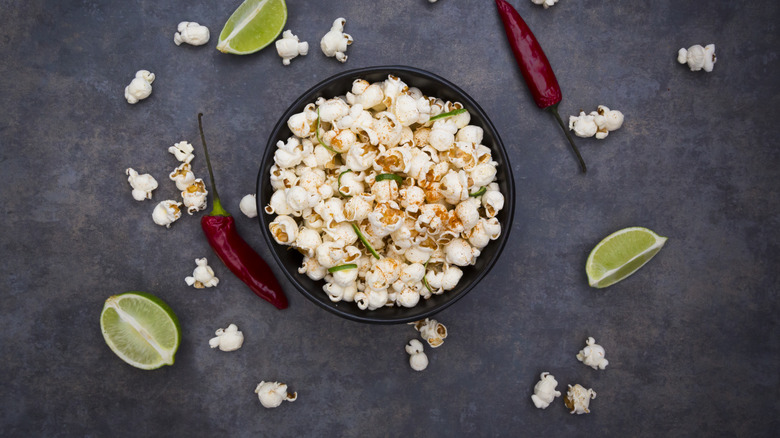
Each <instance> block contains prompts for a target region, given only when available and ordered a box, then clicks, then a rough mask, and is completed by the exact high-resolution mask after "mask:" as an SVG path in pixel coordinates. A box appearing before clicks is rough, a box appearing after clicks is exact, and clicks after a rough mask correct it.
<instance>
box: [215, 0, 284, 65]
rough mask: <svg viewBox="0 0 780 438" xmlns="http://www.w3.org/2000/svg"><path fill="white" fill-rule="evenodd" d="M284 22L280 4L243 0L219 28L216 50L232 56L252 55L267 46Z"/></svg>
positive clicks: (279, 0) (275, 0)
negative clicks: (220, 30) (220, 28)
mask: <svg viewBox="0 0 780 438" xmlns="http://www.w3.org/2000/svg"><path fill="white" fill-rule="evenodd" d="M286 22H287V4H285V2H284V0H245V1H244V3H241V6H239V7H238V9H236V11H235V12H233V15H231V16H230V18H228V21H227V23H225V27H223V28H222V32H221V33H220V34H219V42H218V43H217V50H219V51H220V52H223V53H233V54H235V55H248V54H250V53H255V52H257V51H258V50H260V49H262V48H263V47H265V46H267V45H269V44H271V43H272V42H273V41H274V40H275V39H276V37H278V36H279V34H280V33H282V29H284V24H285V23H286Z"/></svg>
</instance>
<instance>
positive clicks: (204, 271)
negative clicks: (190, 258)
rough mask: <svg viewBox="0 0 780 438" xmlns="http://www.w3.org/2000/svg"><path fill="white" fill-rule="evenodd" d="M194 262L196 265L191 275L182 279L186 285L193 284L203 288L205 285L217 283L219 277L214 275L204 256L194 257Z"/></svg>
mask: <svg viewBox="0 0 780 438" xmlns="http://www.w3.org/2000/svg"><path fill="white" fill-rule="evenodd" d="M195 264H196V265H198V266H197V267H196V268H195V270H194V271H192V276H191V277H186V278H185V279H184V281H185V282H186V283H187V285H188V286H193V287H194V288H196V289H203V288H206V287H214V286H216V285H218V284H219V279H218V278H217V277H216V276H215V275H214V270H213V269H211V266H209V264H208V261H207V260H206V258H205V257H204V258H201V259H195Z"/></svg>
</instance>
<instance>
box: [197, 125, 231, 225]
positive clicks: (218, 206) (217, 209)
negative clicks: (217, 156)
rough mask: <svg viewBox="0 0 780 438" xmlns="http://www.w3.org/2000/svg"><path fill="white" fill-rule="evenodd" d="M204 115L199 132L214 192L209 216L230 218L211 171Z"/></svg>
mask: <svg viewBox="0 0 780 438" xmlns="http://www.w3.org/2000/svg"><path fill="white" fill-rule="evenodd" d="M202 119H203V113H198V130H200V141H201V143H203V155H204V156H205V157H206V165H207V166H208V168H209V179H210V180H211V191H212V192H214V194H213V198H214V201H213V202H212V204H213V207H212V209H211V213H209V216H230V213H228V212H227V211H226V210H225V209H224V208H222V203H221V202H220V201H219V194H218V193H217V185H216V184H214V171H213V170H211V160H210V159H209V148H208V147H207V146H206V136H205V135H203V120H202Z"/></svg>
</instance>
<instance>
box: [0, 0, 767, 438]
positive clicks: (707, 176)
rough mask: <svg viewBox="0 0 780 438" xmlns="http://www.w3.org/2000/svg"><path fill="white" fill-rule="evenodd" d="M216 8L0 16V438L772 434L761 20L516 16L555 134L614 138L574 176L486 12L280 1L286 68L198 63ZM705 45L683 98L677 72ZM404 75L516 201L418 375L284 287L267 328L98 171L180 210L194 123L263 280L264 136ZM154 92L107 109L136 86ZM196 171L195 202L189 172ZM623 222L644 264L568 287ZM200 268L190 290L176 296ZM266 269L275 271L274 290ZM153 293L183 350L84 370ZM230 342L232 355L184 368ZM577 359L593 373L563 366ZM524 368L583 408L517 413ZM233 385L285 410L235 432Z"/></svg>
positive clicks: (523, 404)
mask: <svg viewBox="0 0 780 438" xmlns="http://www.w3.org/2000/svg"><path fill="white" fill-rule="evenodd" d="M238 3H239V2H238V1H237V0H235V1H219V2H211V1H210V2H199V1H180V0H175V1H164V2H158V1H154V2H153V1H131V0H127V1H121V2H112V1H108V0H106V1H90V0H81V1H76V0H61V1H54V0H6V1H4V2H3V6H2V9H1V10H0V83H1V84H2V92H1V93H0V108H2V115H0V175H2V181H3V183H2V189H0V197H1V199H0V200H1V201H2V202H1V204H2V208H3V218H4V225H3V228H4V230H3V232H2V233H1V234H0V248H2V259H3V262H2V264H0V279H2V284H3V299H2V300H0V314H2V321H3V328H2V330H0V345H2V354H3V360H2V365H0V367H1V368H0V370H1V371H2V372H0V388H2V390H0V404H1V405H0V406H1V407H2V409H0V435H2V436H258V435H260V436H453V435H470V436H525V435H528V436H532V435H541V434H546V435H549V436H564V435H574V436H590V435H592V434H599V435H606V436H659V435H663V436H769V435H770V434H771V433H772V432H774V431H776V430H777V429H778V427H780V423H778V417H780V401H779V400H780V381H779V375H778V367H779V366H780V329H778V314H779V313H778V312H780V306H779V305H778V284H779V282H778V280H779V279H778V262H780V247H779V242H778V231H777V230H778V227H780V220H778V219H779V216H778V211H780V199H779V196H778V179H780V170H778V165H779V164H780V160H779V158H780V157H779V154H780V153H779V152H778V141H777V133H776V131H775V129H774V128H775V125H776V122H775V120H776V114H777V109H778V108H780V93H779V90H780V88H779V87H778V85H780V83H779V82H778V71H780V62H778V52H777V51H778V47H780V38H778V29H777V22H778V19H780V6H778V2H776V1H775V0H759V1H751V2H736V1H729V0H712V1H708V2H701V1H697V0H682V1H681V0H674V1H672V0H657V1H652V2H648V1H639V0H636V1H614V0H613V1H596V0H583V1H574V0H561V1H560V2H559V3H558V4H557V5H556V6H554V7H552V8H550V9H547V10H544V9H542V8H541V7H539V6H535V5H533V4H532V3H531V2H530V1H528V0H513V1H512V2H511V3H512V4H513V5H514V6H516V7H517V9H518V10H519V12H520V13H521V14H522V15H523V16H524V17H525V19H526V21H527V22H528V23H529V25H530V26H531V28H532V29H533V30H534V31H535V33H536V35H537V37H538V39H539V40H540V41H541V43H542V45H543V47H544V49H545V51H546V52H547V55H548V57H549V58H550V61H551V62H552V64H553V66H554V68H555V70H556V73H557V75H558V79H559V81H560V83H561V85H562V87H563V93H564V100H563V103H562V104H561V108H560V109H561V112H562V114H563V115H564V116H567V115H570V114H576V113H577V112H578V111H579V110H580V109H585V110H586V111H591V110H594V109H595V108H596V106H597V105H599V104H604V105H607V106H609V107H612V108H615V109H619V110H621V111H622V112H623V113H624V114H625V115H626V122H625V124H624V125H623V128H622V129H620V130H619V131H617V132H615V133H613V134H611V135H610V136H609V137H608V138H607V139H605V140H603V141H597V140H595V139H580V140H579V141H578V144H579V146H580V148H581V150H582V152H583V155H584V157H585V159H586V161H587V162H588V164H589V167H590V171H589V173H588V174H587V176H583V175H581V174H580V173H578V169H577V165H576V162H575V160H574V158H573V156H572V155H571V153H570V152H569V150H568V146H567V145H566V142H565V139H564V137H563V135H562V133H561V132H560V129H559V128H558V127H557V126H555V124H554V122H553V120H552V118H551V116H550V115H549V114H546V113H544V112H542V111H539V110H538V109H537V108H536V107H535V106H534V105H533V103H532V100H531V98H530V95H529V93H528V91H527V89H526V87H525V84H524V83H523V82H522V78H521V77H520V75H519V73H518V71H517V68H516V66H515V63H514V59H513V58H512V56H511V53H510V51H509V50H508V46H507V43H506V41H505V38H504V35H503V30H502V29H501V27H500V26H501V24H500V21H499V17H498V15H497V13H496V11H495V8H494V5H493V2H492V1H489V0H482V1H469V2H466V1H456V0H440V1H439V2H438V3H436V4H429V3H428V2H427V1H425V0H382V1H373V2H365V1H359V0H351V1H328V2H323V1H313V0H312V1H295V0H289V1H288V7H289V19H288V27H289V28H291V29H292V30H293V31H294V32H295V33H296V34H298V35H299V36H300V37H301V38H302V39H304V40H307V41H308V42H309V44H310V45H311V46H312V49H311V52H310V54H309V55H308V56H306V57H303V58H298V59H295V60H294V61H293V62H292V65H291V66H288V67H283V66H282V64H281V60H280V58H279V57H278V56H277V55H276V53H275V52H274V50H273V49H272V48H269V49H266V50H263V51H261V52H259V53H257V54H254V55H251V56H246V57H236V56H229V55H225V54H221V53H219V52H217V51H216V50H215V49H214V47H215V45H216V36H217V35H218V34H219V31H220V29H221V28H222V25H223V24H224V22H225V20H226V19H227V17H228V16H229V15H230V13H231V12H232V11H233V10H234V9H235V7H236V6H237V5H238ZM339 16H344V17H346V18H347V32H348V33H350V34H352V35H353V36H354V38H355V43H354V44H353V45H352V46H351V47H350V49H349V51H348V55H349V61H348V62H347V63H346V65H342V64H340V63H338V62H336V61H335V60H334V59H330V58H325V57H324V56H323V54H322V53H321V52H320V51H319V49H318V43H319V39H320V37H321V36H322V35H323V34H324V33H325V32H326V31H327V30H328V28H329V27H330V24H331V22H332V21H333V20H334V19H335V18H336V17H339ZM181 20H192V21H198V22H200V23H202V24H205V25H207V26H208V27H209V28H210V29H211V32H212V40H211V41H210V42H209V44H208V46H206V47H185V46H182V47H177V46H175V45H174V44H173V41H172V37H173V33H174V32H175V30H176V25H177V23H178V22H179V21H181ZM697 43H698V44H708V43H714V44H716V46H717V55H718V62H717V64H716V65H715V70H714V71H713V72H712V73H710V74H707V73H704V72H696V73H694V72H691V71H689V70H688V69H687V67H685V66H681V65H679V64H677V62H676V60H675V58H676V52H677V50H678V49H679V48H680V47H688V46H690V45H692V44H697ZM382 64H407V65H411V66H415V67H419V68H423V69H427V70H429V71H432V72H434V73H437V74H439V75H442V76H444V77H446V78H447V79H449V80H451V81H453V82H455V83H456V84H458V85H460V86H461V87H462V88H464V89H465V90H466V91H467V92H468V93H469V94H470V95H471V96H472V97H474V98H475V99H476V100H477V101H478V102H480V104H481V105H482V107H483V108H484V109H485V110H486V112H487V113H488V114H489V115H490V116H491V117H492V120H493V122H494V123H495V125H496V126H497V128H498V129H499V131H500V133H501V136H502V138H503V139H504V141H505V143H506V144H507V147H508V149H509V151H510V157H511V160H512V163H511V164H512V168H513V171H514V175H515V181H516V187H517V192H518V195H517V209H516V217H515V222H514V224H515V225H514V229H513V230H512V233H511V242H510V243H509V245H508V246H507V249H506V250H505V251H504V253H503V256H502V257H501V259H500V260H499V262H498V264H497V265H496V266H495V268H494V270H493V271H492V272H491V274H490V275H489V276H488V277H487V278H486V279H485V280H484V281H483V282H482V283H481V285H480V286H479V287H478V288H477V289H475V290H474V291H473V292H471V293H470V294H469V295H468V296H466V297H465V298H463V299H462V300H461V301H459V302H457V303H456V304H455V305H453V306H452V307H450V308H448V309H447V310H445V311H444V312H442V313H440V314H439V315H438V316H437V318H438V319H439V320H440V321H441V322H443V323H444V324H446V325H447V326H448V328H449V331H450V336H449V337H448V338H447V340H446V342H445V344H444V345H443V346H442V347H440V348H438V349H436V350H433V349H430V348H428V349H426V351H427V353H428V356H429V359H430V366H429V367H428V369H427V370H426V371H425V372H422V373H415V372H414V371H412V370H411V369H410V368H409V366H408V362H407V355H406V353H405V352H404V349H403V347H404V345H405V343H406V342H407V341H408V340H410V339H412V338H414V337H415V336H416V332H415V331H414V330H413V329H412V328H411V327H409V326H406V325H401V326H369V325H363V324H359V323H355V322H351V321H346V320H342V319H340V318H338V317H336V316H334V315H331V314H329V313H327V312H325V311H323V310H321V309H320V308H318V307H316V306H315V305H314V304H313V303H311V302H309V301H308V300H306V299H305V298H304V297H302V296H301V295H299V294H298V293H296V292H295V290H294V289H293V288H292V286H291V285H290V284H289V283H287V282H286V281H285V279H284V277H283V276H282V275H281V272H279V271H278V269H277V273H278V274H279V275H278V276H279V279H280V281H281V282H282V285H283V287H284V288H285V289H286V290H287V291H288V294H289V299H290V303H291V304H290V308H289V309H287V310H285V311H283V312H279V311H277V310H275V309H274V308H273V307H272V306H270V305H268V303H266V302H264V301H262V300H260V299H258V298H257V297H255V296H254V295H253V294H252V293H251V292H249V290H248V289H247V288H246V287H245V286H244V285H243V284H242V283H241V282H240V281H239V280H237V279H236V278H235V277H233V276H232V275H231V274H230V273H229V272H228V271H227V269H226V268H225V267H224V266H222V265H221V264H219V262H218V261H217V260H216V258H215V257H214V256H213V255H212V252H211V250H210V248H209V247H208V245H207V243H206V241H205V239H204V238H203V236H202V234H201V231H200V225H199V223H198V222H199V217H183V218H182V219H181V220H180V221H179V222H177V223H176V224H174V226H173V227H172V228H171V229H169V230H166V229H165V228H161V227H158V226H156V225H155V224H154V223H153V222H152V220H151V210H152V208H153V206H154V202H152V201H146V202H143V203H139V202H136V201H134V200H133V199H132V198H131V196H130V188H129V186H128V184H127V181H126V177H125V175H124V169H125V168H127V167H133V168H135V169H136V170H139V171H141V172H149V173H151V174H152V175H154V176H155V177H156V178H157V179H158V181H159V182H160V187H159V189H158V190H157V191H156V192H155V194H154V197H155V198H154V199H156V200H162V199H168V198H172V197H175V196H176V195H177V193H176V191H175V188H174V186H173V184H172V182H170V181H168V180H167V176H166V175H167V173H168V172H170V169H171V168H172V167H173V166H174V165H175V164H176V163H175V161H174V159H173V157H172V156H170V155H169V153H168V152H167V148H168V146H170V145H172V144H173V143H174V142H177V141H180V140H189V141H191V142H193V143H194V144H195V146H196V147H197V148H200V142H199V140H198V137H197V119H196V114H197V112H198V111H202V112H204V113H205V119H204V120H205V123H206V128H207V130H208V135H209V137H210V139H211V140H210V146H211V148H212V158H213V159H214V160H215V168H216V169H215V170H216V172H217V174H218V179H219V184H220V194H221V196H222V199H223V202H224V203H225V204H226V207H227V208H228V209H229V210H231V211H232V212H233V213H235V214H238V216H237V218H236V219H237V222H238V226H239V229H240V230H241V232H242V233H243V235H244V236H245V237H246V239H247V240H248V241H249V242H251V243H252V244H253V245H254V246H255V247H256V248H257V249H258V251H259V252H260V253H261V254H262V255H264V256H266V257H267V258H268V259H269V260H270V253H269V251H268V248H266V247H265V246H264V245H263V243H262V238H261V235H260V230H259V229H258V226H257V224H256V222H255V221H253V220H250V219H247V218H246V217H243V216H241V215H240V213H239V212H238V201H239V200H240V198H241V197H242V196H243V195H244V194H246V193H250V192H252V191H253V190H254V184H255V178H256V172H257V168H258V165H259V159H260V155H261V153H262V151H263V149H264V147H265V142H266V139H267V136H268V134H269V132H270V130H271V128H272V127H273V124H274V123H275V122H276V121H277V118H278V116H279V115H280V114H281V113H282V112H283V111H284V110H285V109H286V108H287V106H288V105H289V103H290V102H292V101H293V100H294V99H295V98H296V97H297V96H298V95H300V94H301V93H302V92H303V91H305V90H306V89H308V88H309V87H310V86H312V85H314V84H315V83H317V82H318V81H320V80H321V79H324V78H325V77H327V76H330V75H332V74H334V73H337V72H341V71H343V70H345V69H350V68H357V67H364V66H370V65H382ZM139 69H148V70H150V71H152V72H154V73H155V74H156V75H157V79H156V81H155V82H154V85H153V87H154V92H153V94H152V96H151V97H150V98H149V99H147V100H146V101H143V102H141V103H139V104H137V105H134V106H132V105H129V104H127V103H126V102H125V100H124V98H123V89H124V87H125V86H126V85H127V84H128V83H129V82H130V80H131V79H132V77H133V75H134V73H135V71H136V70H139ZM194 167H195V173H196V175H198V176H201V177H204V178H205V177H206V167H205V163H204V161H203V159H202V156H201V155H200V154H197V155H196V158H195V161H194ZM627 226H646V227H649V228H651V229H653V230H655V231H657V232H658V233H660V234H662V235H665V236H668V237H669V241H668V244H667V246H666V247H665V248H664V249H663V250H662V251H661V253H660V254H659V255H658V256H657V257H656V258H655V259H654V260H653V261H652V262H651V263H649V264H648V265H647V266H645V267H644V268H643V269H642V270H641V271H639V272H638V273H637V274H635V275H634V276H633V277H631V278H629V279H628V280H626V281H624V282H622V283H620V284H618V285H615V286H613V287H611V288H609V289H606V290H594V289H591V288H589V287H588V285H587V280H586V277H585V273H584V270H583V266H584V264H585V259H586V257H587V255H588V252H589V251H590V249H591V248H592V247H593V246H594V245H595V244H596V243H597V242H598V241H599V240H600V239H601V238H603V237H604V236H606V235H607V234H609V233H611V232H613V231H615V230H617V229H620V228H623V227H627ZM204 256H206V257H209V258H210V259H212V263H211V265H212V266H213V267H214V269H215V270H216V273H217V276H218V277H219V278H220V280H221V282H220V284H219V286H218V287H217V288H216V289H210V290H195V289H191V288H189V287H187V286H186V285H185V283H184V277H185V276H187V275H189V274H190V273H191V270H192V269H193V268H194V263H193V259H195V258H196V257H204ZM274 268H275V269H276V266H274ZM127 290H145V291H149V292H152V293H155V294H157V295H159V296H160V297H161V298H163V299H164V300H166V301H167V302H168V303H169V304H170V305H171V306H172V307H173V309H174V310H175V311H176V312H177V314H178V316H179V318H180V319H181V323H182V326H183V331H184V338H183V343H182V345H181V348H180V350H179V353H178V355H177V360H176V364H175V365H174V366H172V367H166V368H165V369H160V370H156V371H150V372H147V371H141V370H137V369H134V368H132V367H130V366H128V365H126V364H124V363H123V362H122V361H121V360H120V359H118V358H117V357H116V356H114V354H113V353H112V352H111V351H110V350H109V349H108V348H107V347H106V345H105V344H104V342H103V339H102V336H101V334H100V329H99V324H98V316H99V314H100V310H101V308H102V305H103V301H104V300H105V299H106V298H107V297H108V296H109V295H112V294H116V293H119V292H123V291H127ZM230 322H233V323H236V324H238V326H239V327H240V329H241V330H243V332H244V334H245V336H246V342H245V344H244V347H243V348H242V349H241V350H239V351H237V352H234V353H223V352H219V351H214V350H211V349H210V348H209V347H208V339H209V338H210V337H211V336H212V334H213V332H214V330H216V329H217V328H219V327H225V325H226V324H227V323H230ZM588 336H594V337H595V338H596V340H597V341H598V342H599V343H600V344H601V345H603V346H604V347H605V348H606V351H607V358H608V359H609V361H610V364H609V367H607V369H606V370H604V371H594V370H592V369H590V368H588V367H586V366H584V365H582V364H581V363H579V362H577V360H576V359H575V354H576V353H577V351H578V350H579V349H580V348H582V347H583V346H584V341H585V339H586V338H587V337H588ZM542 371H550V372H552V373H553V374H554V375H555V376H556V377H557V379H558V381H559V382H560V385H559V389H563V388H565V387H566V384H569V383H572V384H574V383H580V384H583V385H585V386H586V387H592V388H594V389H595V390H596V391H597V392H598V397H597V398H596V399H595V400H593V402H592V403H591V408H592V413H591V414H590V415H586V416H573V415H569V413H568V412H567V411H566V409H565V408H564V407H563V403H562V402H561V399H557V400H556V401H555V403H554V404H553V405H552V406H550V407H549V408H548V409H547V410H537V409H536V408H534V407H533V405H532V403H531V402H530V399H529V397H530V395H531V393H532V388H533V385H534V384H535V382H536V381H537V378H538V375H539V373H540V372H542ZM260 380H281V381H284V382H286V383H288V384H289V385H290V389H292V390H295V391H298V394H299V397H298V401H296V402H295V403H287V404H285V405H284V406H281V407H280V408H278V409H275V410H266V409H264V408H262V407H261V406H260V404H259V402H258V400H257V398H256V396H255V394H254V393H253V390H254V387H255V385H256V384H257V383H258V382H259V381H260Z"/></svg>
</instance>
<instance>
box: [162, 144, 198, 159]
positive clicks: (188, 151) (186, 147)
mask: <svg viewBox="0 0 780 438" xmlns="http://www.w3.org/2000/svg"><path fill="white" fill-rule="evenodd" d="M194 150H195V148H194V147H192V145H191V144H190V143H189V142H187V141H180V142H178V143H175V144H174V145H173V146H171V147H169V148H168V152H170V153H172V154H173V156H175V157H176V159H177V160H179V161H181V162H182V163H189V162H190V161H192V159H193V158H195V155H193V154H192V151H194Z"/></svg>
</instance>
